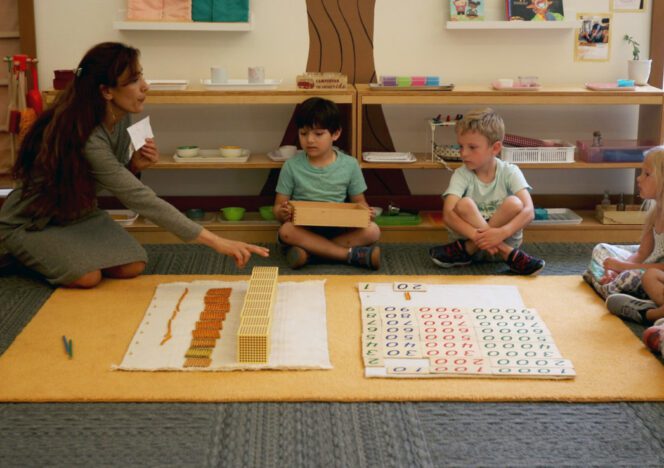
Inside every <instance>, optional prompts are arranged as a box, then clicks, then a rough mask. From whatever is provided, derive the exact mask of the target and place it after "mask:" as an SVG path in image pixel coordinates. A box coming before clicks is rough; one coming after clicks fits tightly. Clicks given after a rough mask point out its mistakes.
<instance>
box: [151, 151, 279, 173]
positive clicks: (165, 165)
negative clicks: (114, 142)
mask: <svg viewBox="0 0 664 468" xmlns="http://www.w3.org/2000/svg"><path fill="white" fill-rule="evenodd" d="M282 165H283V162H276V161H272V160H271V159H270V158H268V157H267V155H266V154H252V155H251V156H249V160H248V161H247V162H243V163H227V162H223V163H221V162H210V163H207V162H175V161H174V160H173V155H172V154H162V155H160V156H159V162H158V163H156V164H154V165H153V166H150V168H149V170H181V169H278V168H280V167H281V166H282Z"/></svg>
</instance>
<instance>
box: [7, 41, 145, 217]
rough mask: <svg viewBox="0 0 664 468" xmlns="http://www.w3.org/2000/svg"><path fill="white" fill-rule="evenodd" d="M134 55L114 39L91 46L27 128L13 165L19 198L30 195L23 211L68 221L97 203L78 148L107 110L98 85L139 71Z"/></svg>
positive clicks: (135, 52) (112, 83)
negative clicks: (69, 79) (62, 87)
mask: <svg viewBox="0 0 664 468" xmlns="http://www.w3.org/2000/svg"><path fill="white" fill-rule="evenodd" d="M138 56H139V52H138V50H137V49H134V48H133V47H129V46H126V45H124V44H120V43H117V42H104V43H101V44H98V45H96V46H94V47H93V48H91V49H90V50H89V51H88V52H87V53H86V54H85V56H84V57H83V59H82V60H81V62H80V63H79V65H78V68H77V70H76V77H75V78H74V80H73V82H72V83H71V84H70V85H69V86H67V88H66V89H65V90H64V91H63V92H62V93H60V94H59V95H58V97H57V98H56V100H55V102H54V104H53V106H51V107H50V108H49V109H47V110H46V111H45V112H44V113H43V114H42V115H40V116H39V118H38V119H37V121H36V122H35V123H34V124H33V126H32V128H31V129H30V130H29V131H28V132H27V134H26V135H25V138H24V139H23V142H22V143H21V147H20V149H19V153H18V159H17V161H16V164H15V165H14V168H13V176H14V179H16V180H18V181H20V185H21V188H22V196H23V198H32V197H35V199H34V201H33V202H32V203H31V204H30V205H29V206H28V207H27V210H26V211H27V212H26V213H25V214H27V215H29V216H31V217H33V218H41V217H51V218H53V219H54V220H59V221H68V220H73V219H76V218H78V217H80V216H81V215H83V214H85V213H86V212H88V211H90V210H91V209H92V208H93V207H94V206H95V205H96V202H97V197H96V193H95V181H94V179H93V178H92V176H91V174H90V165H89V164H88V162H87V161H86V160H85V158H84V157H83V149H84V147H85V144H86V142H87V141H88V138H89V137H90V134H91V133H92V131H93V130H94V129H95V128H96V127H97V126H99V125H101V123H102V121H103V119H104V116H105V113H106V101H105V100H104V98H103V97H102V94H101V87H102V86H106V87H108V88H114V87H116V86H118V85H122V84H123V83H119V79H120V76H121V75H122V74H123V73H125V72H126V71H128V72H129V76H134V75H136V74H137V73H139V72H138V66H139V64H138Z"/></svg>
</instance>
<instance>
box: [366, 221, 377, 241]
mask: <svg viewBox="0 0 664 468" xmlns="http://www.w3.org/2000/svg"><path fill="white" fill-rule="evenodd" d="M366 236H367V244H374V243H376V242H378V240H379V239H380V227H379V226H378V225H377V224H376V223H374V222H370V223H369V226H368V227H367V228H366Z"/></svg>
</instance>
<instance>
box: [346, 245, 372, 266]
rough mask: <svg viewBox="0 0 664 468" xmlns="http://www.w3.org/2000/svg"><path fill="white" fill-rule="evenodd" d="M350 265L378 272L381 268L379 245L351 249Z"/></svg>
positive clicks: (349, 254) (349, 255)
mask: <svg viewBox="0 0 664 468" xmlns="http://www.w3.org/2000/svg"><path fill="white" fill-rule="evenodd" d="M348 263H350V264H351V265H355V266H361V267H364V268H369V269H371V270H378V269H379V268H380V247H378V246H377V245H372V246H358V247H351V249H350V252H349V253H348Z"/></svg>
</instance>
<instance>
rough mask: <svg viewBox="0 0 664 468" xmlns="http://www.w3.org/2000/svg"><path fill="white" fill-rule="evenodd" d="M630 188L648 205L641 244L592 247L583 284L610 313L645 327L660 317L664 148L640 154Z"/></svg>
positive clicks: (662, 298) (663, 265)
mask: <svg viewBox="0 0 664 468" xmlns="http://www.w3.org/2000/svg"><path fill="white" fill-rule="evenodd" d="M636 182H637V184H638V187H639V195H640V197H641V198H642V199H643V200H645V201H647V202H649V204H650V205H651V206H650V210H649V214H648V217H647V219H646V223H645V224H644V226H643V233H642V234H641V244H639V245H620V246H618V245H610V244H598V245H596V246H595V248H594V249H593V253H592V257H591V260H590V265H589V266H588V270H586V272H585V273H584V275H583V279H584V280H586V281H587V282H588V283H589V284H590V285H591V286H592V287H593V288H594V289H595V291H596V292H597V293H598V294H599V295H600V296H602V297H603V298H605V299H606V306H607V308H608V309H609V311H610V312H611V313H613V314H615V315H618V316H620V317H623V318H627V319H629V320H632V321H635V322H637V323H644V324H650V323H652V322H654V321H655V320H657V319H659V318H662V317H664V306H663V305H664V271H662V270H664V146H658V147H655V148H652V149H650V150H649V151H647V152H646V153H645V157H644V160H643V165H642V168H641V174H639V176H638V177H637V179H636Z"/></svg>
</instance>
